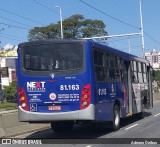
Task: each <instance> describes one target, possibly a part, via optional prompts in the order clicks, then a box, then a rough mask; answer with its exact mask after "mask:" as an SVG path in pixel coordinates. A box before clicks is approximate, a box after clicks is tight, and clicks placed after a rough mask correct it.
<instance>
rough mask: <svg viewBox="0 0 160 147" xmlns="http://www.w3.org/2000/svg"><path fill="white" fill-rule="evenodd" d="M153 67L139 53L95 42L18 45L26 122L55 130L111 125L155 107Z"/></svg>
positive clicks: (20, 100) (22, 115)
mask: <svg viewBox="0 0 160 147" xmlns="http://www.w3.org/2000/svg"><path fill="white" fill-rule="evenodd" d="M151 72H152V68H151V66H150V64H149V62H148V61H147V60H145V59H143V58H140V57H137V56H135V55H131V54H128V53H126V52H122V51H120V50H116V49H114V48H111V47H109V46H106V45H102V44H99V43H96V42H94V41H93V40H82V39H79V40H76V39H69V40H65V39H61V40H43V41H33V42H26V43H21V44H19V47H18V60H17V79H18V82H17V83H18V88H17V89H18V106H19V107H18V112H19V121H22V122H50V123H51V128H52V129H53V130H54V131H67V130H71V129H72V128H73V126H74V124H75V123H78V122H81V123H84V122H103V123H105V122H111V124H112V128H113V130H118V129H119V128H120V120H121V118H124V117H128V116H132V115H133V114H140V115H142V114H143V111H144V110H145V109H149V108H152V107H153V96H152V76H151Z"/></svg>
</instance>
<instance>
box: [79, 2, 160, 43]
mask: <svg viewBox="0 0 160 147" xmlns="http://www.w3.org/2000/svg"><path fill="white" fill-rule="evenodd" d="M79 1H80V2H82V3H83V4H85V5H87V6H89V7H90V8H93V9H95V10H96V11H98V12H100V13H101V14H104V15H106V16H108V17H110V18H112V19H114V20H116V21H118V22H120V23H123V24H125V25H127V26H130V27H132V28H136V29H139V30H140V29H141V28H139V27H137V26H134V25H131V24H129V23H127V22H124V21H122V20H120V19H118V18H115V17H113V16H111V15H109V14H107V13H105V12H103V11H102V10H100V9H98V8H96V7H94V6H92V5H90V4H89V3H87V2H84V1H83V0H79ZM144 34H145V35H146V36H148V37H149V38H150V39H151V40H152V41H154V42H155V43H157V44H159V45H160V42H159V41H157V40H156V39H154V38H153V37H151V36H150V35H149V34H148V33H146V32H145V31H144Z"/></svg>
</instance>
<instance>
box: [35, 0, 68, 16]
mask: <svg viewBox="0 0 160 147" xmlns="http://www.w3.org/2000/svg"><path fill="white" fill-rule="evenodd" d="M32 1H33V2H35V3H36V4H38V5H40V6H42V7H44V8H46V9H48V10H49V11H51V12H54V13H56V14H58V15H59V13H58V12H56V11H53V10H52V9H51V8H49V7H47V6H46V5H44V4H42V3H40V2H39V1H36V0H32ZM62 16H63V18H67V17H65V16H64V15H62Z"/></svg>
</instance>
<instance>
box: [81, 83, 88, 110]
mask: <svg viewBox="0 0 160 147" xmlns="http://www.w3.org/2000/svg"><path fill="white" fill-rule="evenodd" d="M90 103H91V85H90V84H87V85H85V86H84V87H83V89H82V94H81V103H80V109H85V108H87V107H88V106H89V105H90Z"/></svg>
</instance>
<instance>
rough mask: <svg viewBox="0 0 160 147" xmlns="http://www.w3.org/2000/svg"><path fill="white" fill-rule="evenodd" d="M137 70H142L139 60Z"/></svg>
mask: <svg viewBox="0 0 160 147" xmlns="http://www.w3.org/2000/svg"><path fill="white" fill-rule="evenodd" d="M138 72H142V67H141V63H140V62H138Z"/></svg>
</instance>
